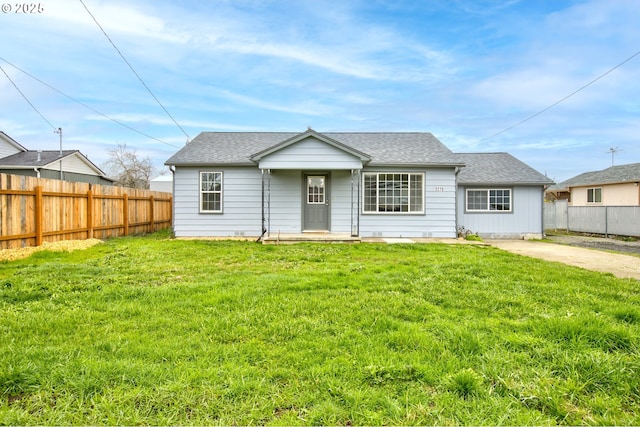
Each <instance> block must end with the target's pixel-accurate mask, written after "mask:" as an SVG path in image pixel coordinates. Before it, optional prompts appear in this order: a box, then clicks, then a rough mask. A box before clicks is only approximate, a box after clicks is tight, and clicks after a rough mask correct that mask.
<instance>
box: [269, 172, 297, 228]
mask: <svg viewBox="0 0 640 427" xmlns="http://www.w3.org/2000/svg"><path fill="white" fill-rule="evenodd" d="M269 187H270V190H269V195H270V197H269V199H270V200H269V203H268V208H269V209H268V218H269V224H268V225H269V229H270V231H271V234H272V235H276V234H278V233H300V232H301V231H302V229H301V228H302V226H301V221H302V220H301V218H302V203H301V200H300V199H301V197H302V174H301V173H300V171H290V170H275V171H272V172H271V176H270V185H269Z"/></svg>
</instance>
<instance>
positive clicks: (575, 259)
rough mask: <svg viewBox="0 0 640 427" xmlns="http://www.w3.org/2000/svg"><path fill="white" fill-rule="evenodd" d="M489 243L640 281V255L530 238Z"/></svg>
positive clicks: (491, 241)
mask: <svg viewBox="0 0 640 427" xmlns="http://www.w3.org/2000/svg"><path fill="white" fill-rule="evenodd" d="M485 243H487V244H489V245H491V246H494V247H496V248H499V249H503V250H505V251H509V252H513V253H516V254H519V255H525V256H529V257H533V258H540V259H544V260H547V261H556V262H561V263H564V264H568V265H573V266H576V267H581V268H585V269H587V270H593V271H599V272H603V273H611V274H613V275H614V276H616V277H619V278H622V279H627V278H633V279H637V280H640V257H637V256H632V255H623V254H618V253H612V252H605V251H601V250H597V249H586V248H580V247H575V246H568V245H561V244H557V243H546V242H539V241H529V240H493V239H491V240H489V239H488V240H485Z"/></svg>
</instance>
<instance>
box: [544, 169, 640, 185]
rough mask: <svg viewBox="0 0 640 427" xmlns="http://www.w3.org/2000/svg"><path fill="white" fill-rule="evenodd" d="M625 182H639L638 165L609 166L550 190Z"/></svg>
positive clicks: (570, 179)
mask: <svg viewBox="0 0 640 427" xmlns="http://www.w3.org/2000/svg"><path fill="white" fill-rule="evenodd" d="M625 182H640V163H631V164H628V165H620V166H611V167H609V168H607V169H603V170H601V171H594V172H585V173H582V174H580V175H577V176H574V177H573V178H569V179H567V180H566V181H562V182H561V183H559V184H557V185H554V186H553V187H551V188H550V189H551V190H555V191H559V190H568V189H569V188H570V187H583V186H586V185H598V184H621V183H625Z"/></svg>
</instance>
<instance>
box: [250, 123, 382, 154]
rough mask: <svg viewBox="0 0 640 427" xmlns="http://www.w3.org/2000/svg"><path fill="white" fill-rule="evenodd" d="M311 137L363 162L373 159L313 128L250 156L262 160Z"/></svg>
mask: <svg viewBox="0 0 640 427" xmlns="http://www.w3.org/2000/svg"><path fill="white" fill-rule="evenodd" d="M309 138H313V139H315V140H317V141H320V142H322V143H324V144H327V145H329V146H331V147H334V148H337V149H338V150H340V151H344V152H345V153H347V154H350V155H352V156H354V157H358V158H360V160H362V161H363V162H367V161H369V160H371V157H369V156H368V155H367V154H365V153H363V152H360V151H358V150H355V149H354V148H352V147H349V146H347V145H345V144H342V143H340V142H338V141H336V140H335V139H333V138H330V137H328V136H326V135H323V134H321V133H318V132H316V131H314V130H313V129H311V128H309V129H308V130H307V131H306V132H302V133H300V134H298V135H295V136H293V137H291V138H289V139H287V140H285V141H282V142H281V143H279V144H276V145H274V146H273V147H269V148H267V149H265V150H262V151H260V152H258V153H255V154H253V155H251V156H250V158H251V160H253V161H260V160H261V159H262V158H264V157H266V156H269V155H271V154H274V153H276V152H278V151H281V150H283V149H285V148H287V147H290V146H292V145H294V144H298V143H300V142H302V141H305V140H308V139H309Z"/></svg>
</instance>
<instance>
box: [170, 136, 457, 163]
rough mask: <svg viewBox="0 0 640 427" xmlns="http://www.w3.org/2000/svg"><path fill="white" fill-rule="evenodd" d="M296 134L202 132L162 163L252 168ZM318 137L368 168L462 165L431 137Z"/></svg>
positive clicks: (455, 156)
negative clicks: (366, 159)
mask: <svg viewBox="0 0 640 427" xmlns="http://www.w3.org/2000/svg"><path fill="white" fill-rule="evenodd" d="M297 135H301V133H298V132H202V133H200V134H199V135H198V136H197V137H195V138H194V139H193V141H191V142H190V143H189V144H187V145H186V146H185V147H183V148H182V149H181V150H180V151H178V152H177V153H176V154H174V155H173V156H171V158H169V160H167V161H166V162H165V164H167V165H176V166H197V165H223V164H227V165H255V162H252V161H251V159H250V157H251V156H252V155H253V154H256V153H259V152H261V151H263V150H266V149H268V148H270V147H273V146H275V145H278V144H280V143H282V142H283V141H286V140H288V139H290V138H293V137H296V136H297ZM322 135H324V136H326V137H329V138H331V139H333V140H335V141H338V142H340V143H341V144H344V145H346V146H348V147H351V148H353V149H355V150H357V151H360V152H362V153H365V154H367V155H368V156H370V157H371V162H370V165H385V164H388V165H402V164H425V165H443V166H444V165H447V166H449V165H451V166H453V165H462V162H461V160H460V159H459V157H458V156H457V155H456V154H454V153H452V152H451V150H449V149H448V148H447V147H446V146H445V145H444V144H442V142H440V141H439V140H438V139H437V138H436V137H434V136H433V135H432V134H431V133H426V132H323V133H322Z"/></svg>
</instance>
